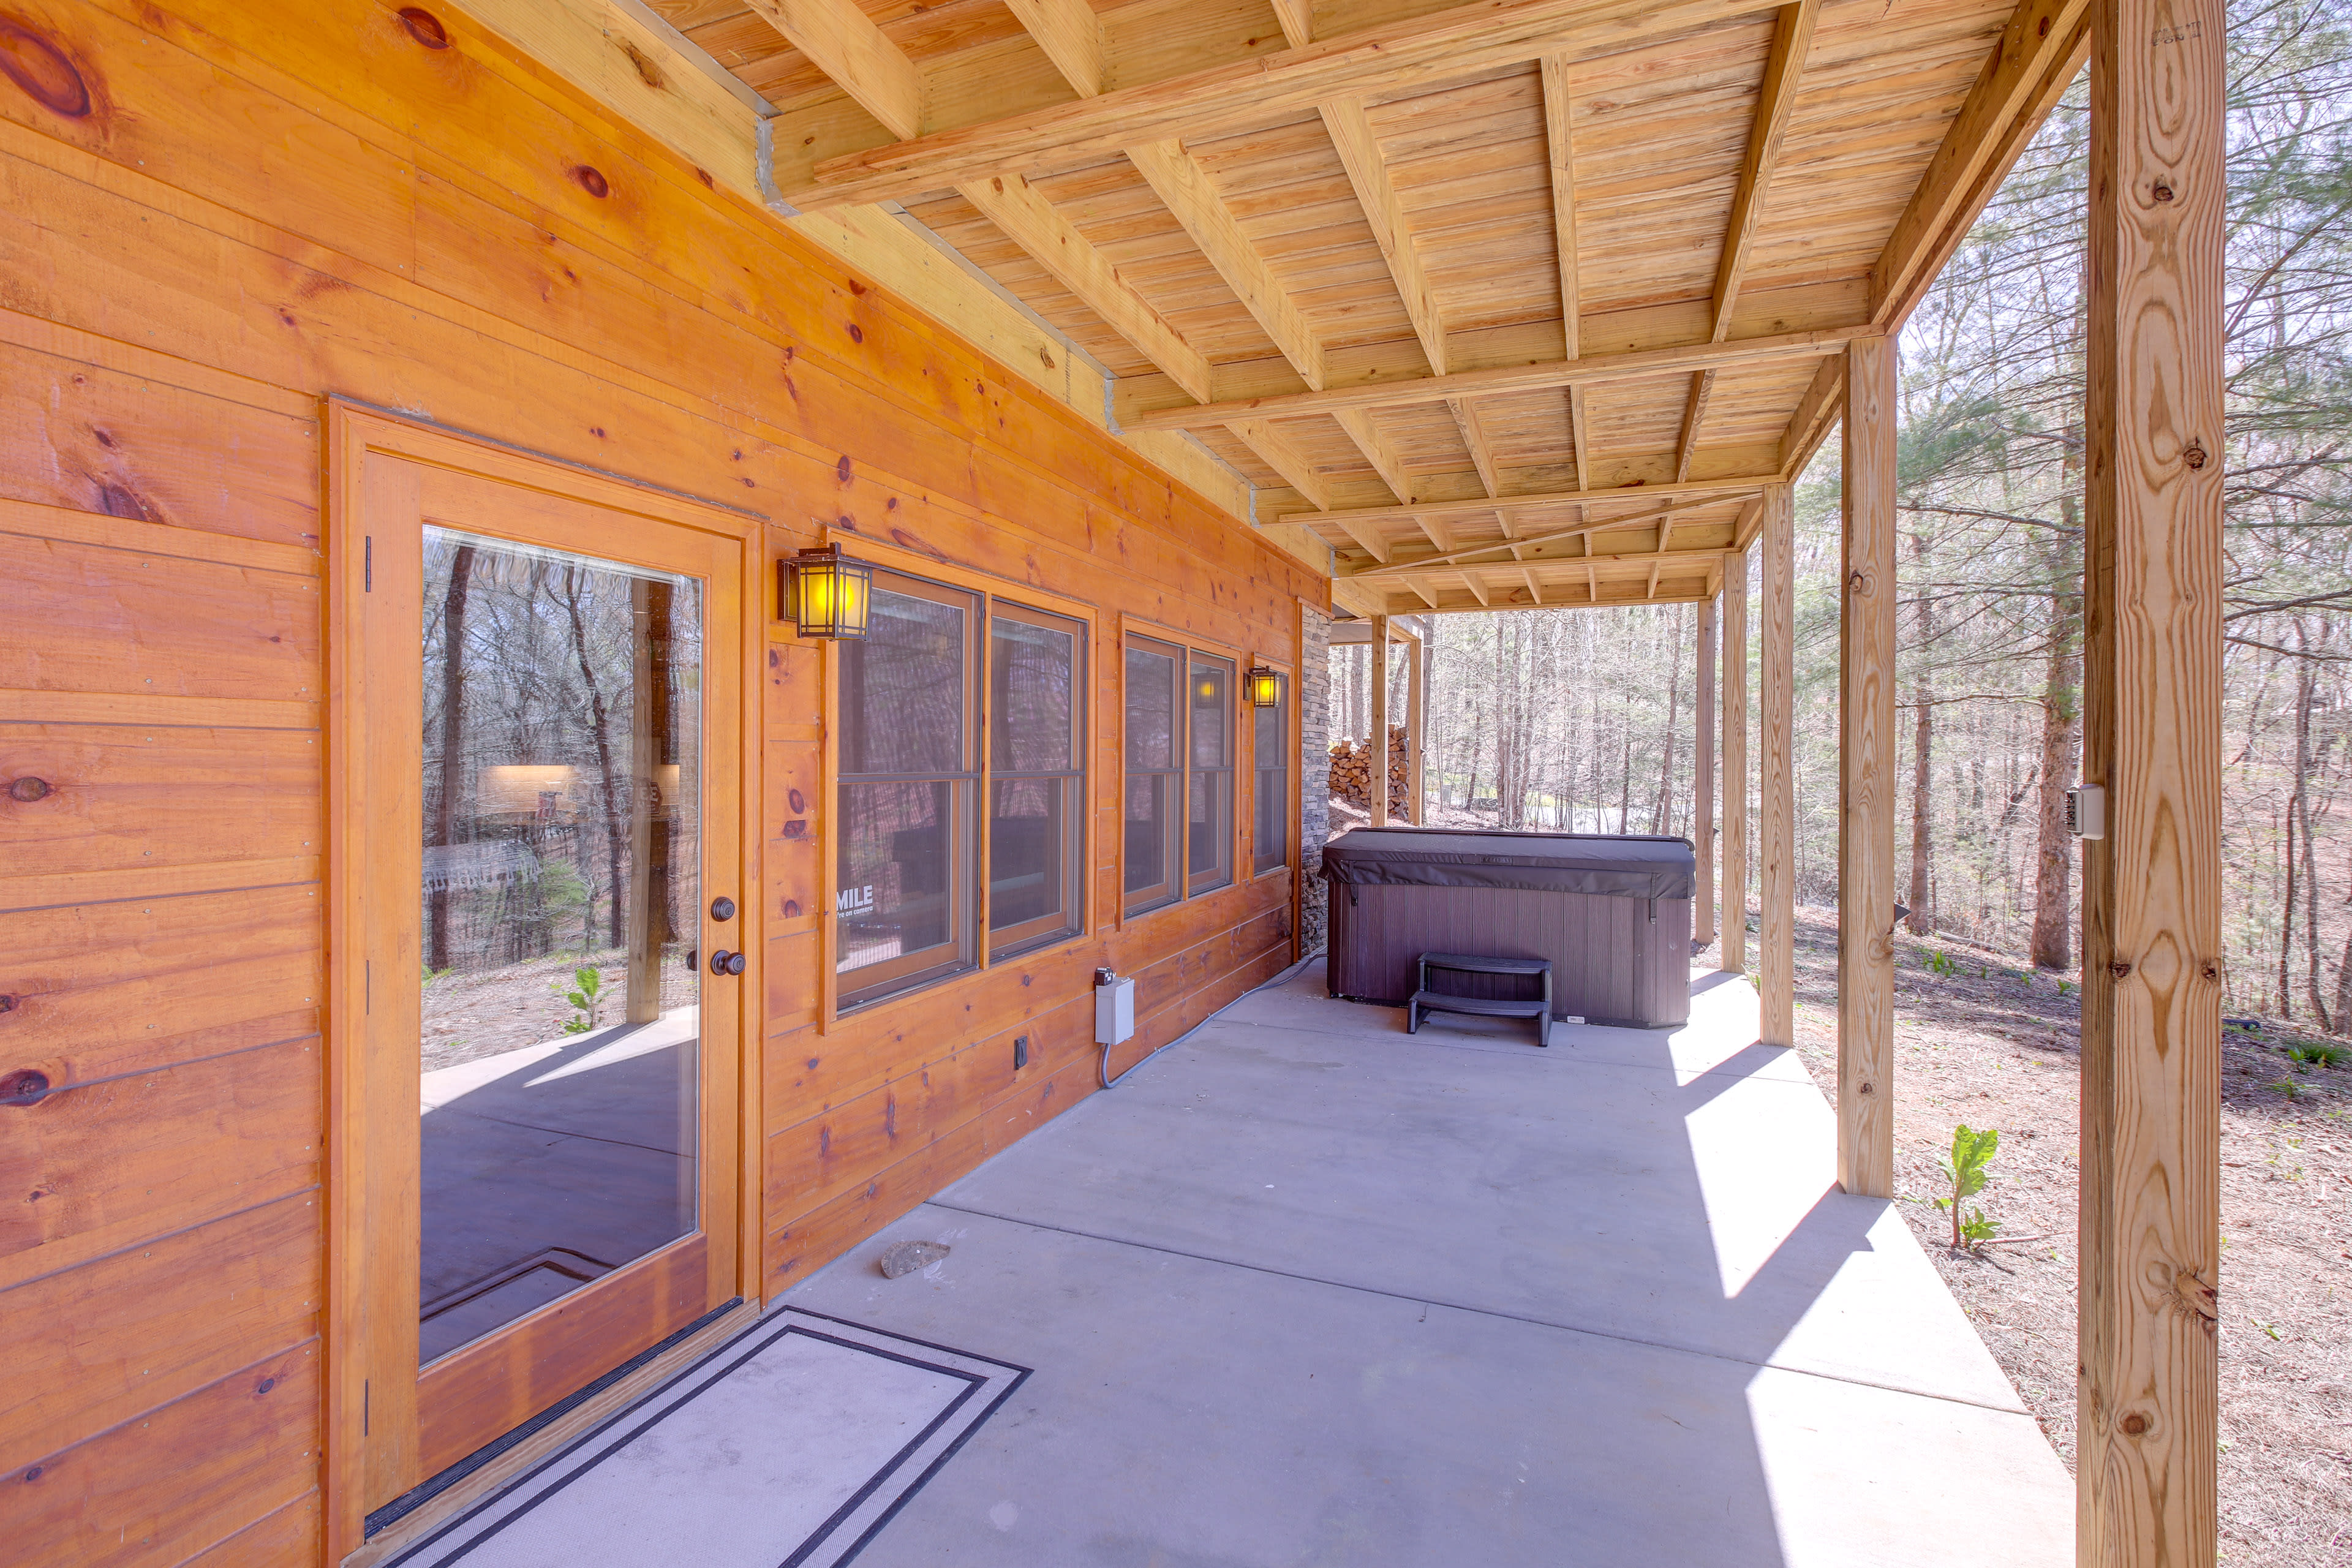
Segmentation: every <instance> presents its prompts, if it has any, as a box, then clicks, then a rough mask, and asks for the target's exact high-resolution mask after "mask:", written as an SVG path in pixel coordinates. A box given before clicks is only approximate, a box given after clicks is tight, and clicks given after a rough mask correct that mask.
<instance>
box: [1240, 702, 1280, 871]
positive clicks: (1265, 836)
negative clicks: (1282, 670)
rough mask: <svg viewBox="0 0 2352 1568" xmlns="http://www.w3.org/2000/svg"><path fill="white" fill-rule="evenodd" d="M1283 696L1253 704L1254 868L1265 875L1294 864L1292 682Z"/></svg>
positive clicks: (1251, 859) (1251, 737)
mask: <svg viewBox="0 0 2352 1568" xmlns="http://www.w3.org/2000/svg"><path fill="white" fill-rule="evenodd" d="M1282 697H1283V700H1281V701H1280V702H1277V703H1276V704H1275V705H1274V706H1273V707H1271V708H1257V707H1253V708H1251V710H1250V713H1251V715H1252V718H1251V723H1252V725H1253V729H1252V731H1251V733H1250V765H1251V767H1252V768H1253V769H1255V772H1256V774H1257V777H1256V779H1255V783H1254V784H1253V785H1252V787H1251V791H1250V805H1251V806H1252V808H1253V810H1252V815H1253V816H1254V817H1255V821H1254V822H1253V823H1252V825H1251V832H1250V871H1251V873H1252V875H1255V876H1263V875H1265V873H1266V872H1268V871H1271V870H1274V869H1275V868H1277V867H1280V866H1287V865H1288V864H1290V739H1289V725H1288V724H1286V723H1285V722H1284V718H1285V714H1286V710H1288V708H1289V704H1290V686H1289V682H1287V681H1285V682H1284V683H1283V692H1282Z"/></svg>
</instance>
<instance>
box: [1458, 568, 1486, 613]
mask: <svg viewBox="0 0 2352 1568" xmlns="http://www.w3.org/2000/svg"><path fill="white" fill-rule="evenodd" d="M1454 575H1455V576H1457V577H1459V578H1461V579H1462V585H1463V587H1465V588H1466V589H1468V590H1469V591H1470V596H1471V597H1472V598H1474V599H1475V600H1477V601H1478V603H1479V604H1481V605H1492V604H1494V602H1495V601H1494V598H1493V597H1492V595H1489V594H1488V593H1487V592H1486V584H1485V583H1484V582H1483V581H1481V580H1480V578H1479V574H1477V573H1476V572H1475V571H1468V572H1456V573H1455V574H1454Z"/></svg>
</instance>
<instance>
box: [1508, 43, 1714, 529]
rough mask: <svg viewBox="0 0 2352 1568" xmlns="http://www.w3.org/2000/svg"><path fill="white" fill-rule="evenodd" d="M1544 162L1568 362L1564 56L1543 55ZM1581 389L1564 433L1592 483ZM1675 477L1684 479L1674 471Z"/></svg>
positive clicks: (1579, 475)
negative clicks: (1548, 180) (1549, 177)
mask: <svg viewBox="0 0 2352 1568" xmlns="http://www.w3.org/2000/svg"><path fill="white" fill-rule="evenodd" d="M1542 73H1543V104H1544V162H1545V164H1546V165H1547V166H1548V168H1549V171H1550V174H1551V231H1552V247H1553V251H1554V253H1555V254H1556V255H1557V256H1558V257H1559V327H1560V333H1561V336H1562V338H1563V339H1564V340H1565V342H1566V347H1564V348H1563V349H1562V350H1561V351H1560V353H1561V358H1562V359H1563V360H1564V361H1566V362H1568V363H1574V362H1575V361H1576V359H1577V358H1578V357H1579V356H1580V355H1581V354H1582V353H1583V352H1584V304H1583V292H1582V285H1581V283H1580V279H1579V278H1578V274H1577V259H1576V141H1575V135H1574V132H1573V130H1572V128H1571V126H1570V121H1569V107H1570V104H1569V92H1568V57H1567V56H1566V55H1564V54H1552V55H1546V56H1544V58H1543V65H1542ZM1586 423H1587V421H1586V419H1585V414H1584V388H1583V387H1581V386H1579V385H1576V384H1570V386H1569V389H1568V435H1569V440H1570V444H1571V445H1572V446H1573V447H1574V448H1575V451H1576V482H1577V483H1578V484H1579V485H1580V486H1589V485H1591V483H1592V458H1591V453H1590V451H1589V450H1588V447H1587V444H1586V440H1585V426H1586ZM1675 478H1676V479H1680V478H1682V476H1681V475H1679V474H1677V475H1675Z"/></svg>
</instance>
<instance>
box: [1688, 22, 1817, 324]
mask: <svg viewBox="0 0 2352 1568" xmlns="http://www.w3.org/2000/svg"><path fill="white" fill-rule="evenodd" d="M1820 15H1821V0H1797V3H1796V4H1795V5H1783V6H1781V7H1780V16H1778V17H1776V18H1775V19H1774V21H1773V24H1772V49H1771V53H1770V54H1769V55H1768V56H1766V57H1765V61H1764V86H1763V90H1762V91H1761V93H1760V94H1759V96H1758V98H1757V100H1756V119H1755V121H1753V122H1752V123H1751V124H1750V125H1749V126H1748V153H1747V155H1746V156H1745V157H1744V158H1742V159H1741V161H1740V165H1739V184H1738V188H1737V189H1736V190H1735V191H1734V193H1733V195H1732V198H1731V222H1730V225H1729V226H1728V227H1727V229H1726V230H1725V232H1724V237H1723V252H1722V254H1721V256H1720V257H1719V258H1717V261H1716V268H1715V332H1714V337H1715V341H1716V342H1722V341H1723V340H1724V339H1726V338H1727V337H1729V336H1730V335H1731V308H1732V306H1733V305H1734V304H1735V303H1736V302H1737V301H1738V298H1739V286H1740V284H1741V282H1743V281H1744V280H1745V279H1746V278H1747V275H1748V258H1750V257H1751V256H1752V255H1753V254H1754V252H1755V247H1756V228H1757V223H1758V220H1759V218H1760V217H1761V216H1763V212H1764V198H1765V195H1766V193H1767V192H1768V191H1769V189H1770V187H1771V184H1772V174H1773V172H1774V171H1775V170H1776V169H1777V168H1778V167H1779V166H1780V144H1781V142H1782V141H1783V140H1785V138H1786V137H1787V134H1788V130H1789V118H1790V114H1791V113H1792V112H1793V111H1794V110H1795V109H1796V106H1797V83H1798V79H1800V78H1801V77H1802V76H1803V74H1804V70H1805V57H1806V56H1807V55H1808V54H1810V53H1811V51H1812V47H1813V24H1814V22H1815V20H1816V19H1817V18H1818V17H1819V16H1820Z"/></svg>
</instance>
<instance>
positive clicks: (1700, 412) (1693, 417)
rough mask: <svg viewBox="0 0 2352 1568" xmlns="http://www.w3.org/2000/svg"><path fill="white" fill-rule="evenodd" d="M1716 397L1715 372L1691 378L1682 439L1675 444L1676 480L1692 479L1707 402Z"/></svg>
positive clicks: (1684, 410)
mask: <svg viewBox="0 0 2352 1568" xmlns="http://www.w3.org/2000/svg"><path fill="white" fill-rule="evenodd" d="M1714 395H1715V372H1713V371H1711V370H1703V371H1700V372H1699V373H1698V374H1696V375H1694V376H1692V377H1691V384H1690V394H1689V395H1688V396H1687V397H1686V398H1685V400H1684V402H1683V433H1682V438H1681V439H1680V440H1678V441H1676V442H1675V482H1676V483H1680V482H1681V481H1682V480H1684V479H1688V478H1690V466H1691V458H1693V457H1694V456H1695V455H1696V453H1697V451H1698V427H1699V426H1700V424H1701V423H1702V422H1703V421H1705V419H1706V405H1707V400H1708V399H1709V398H1712V397H1713V396H1714Z"/></svg>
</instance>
